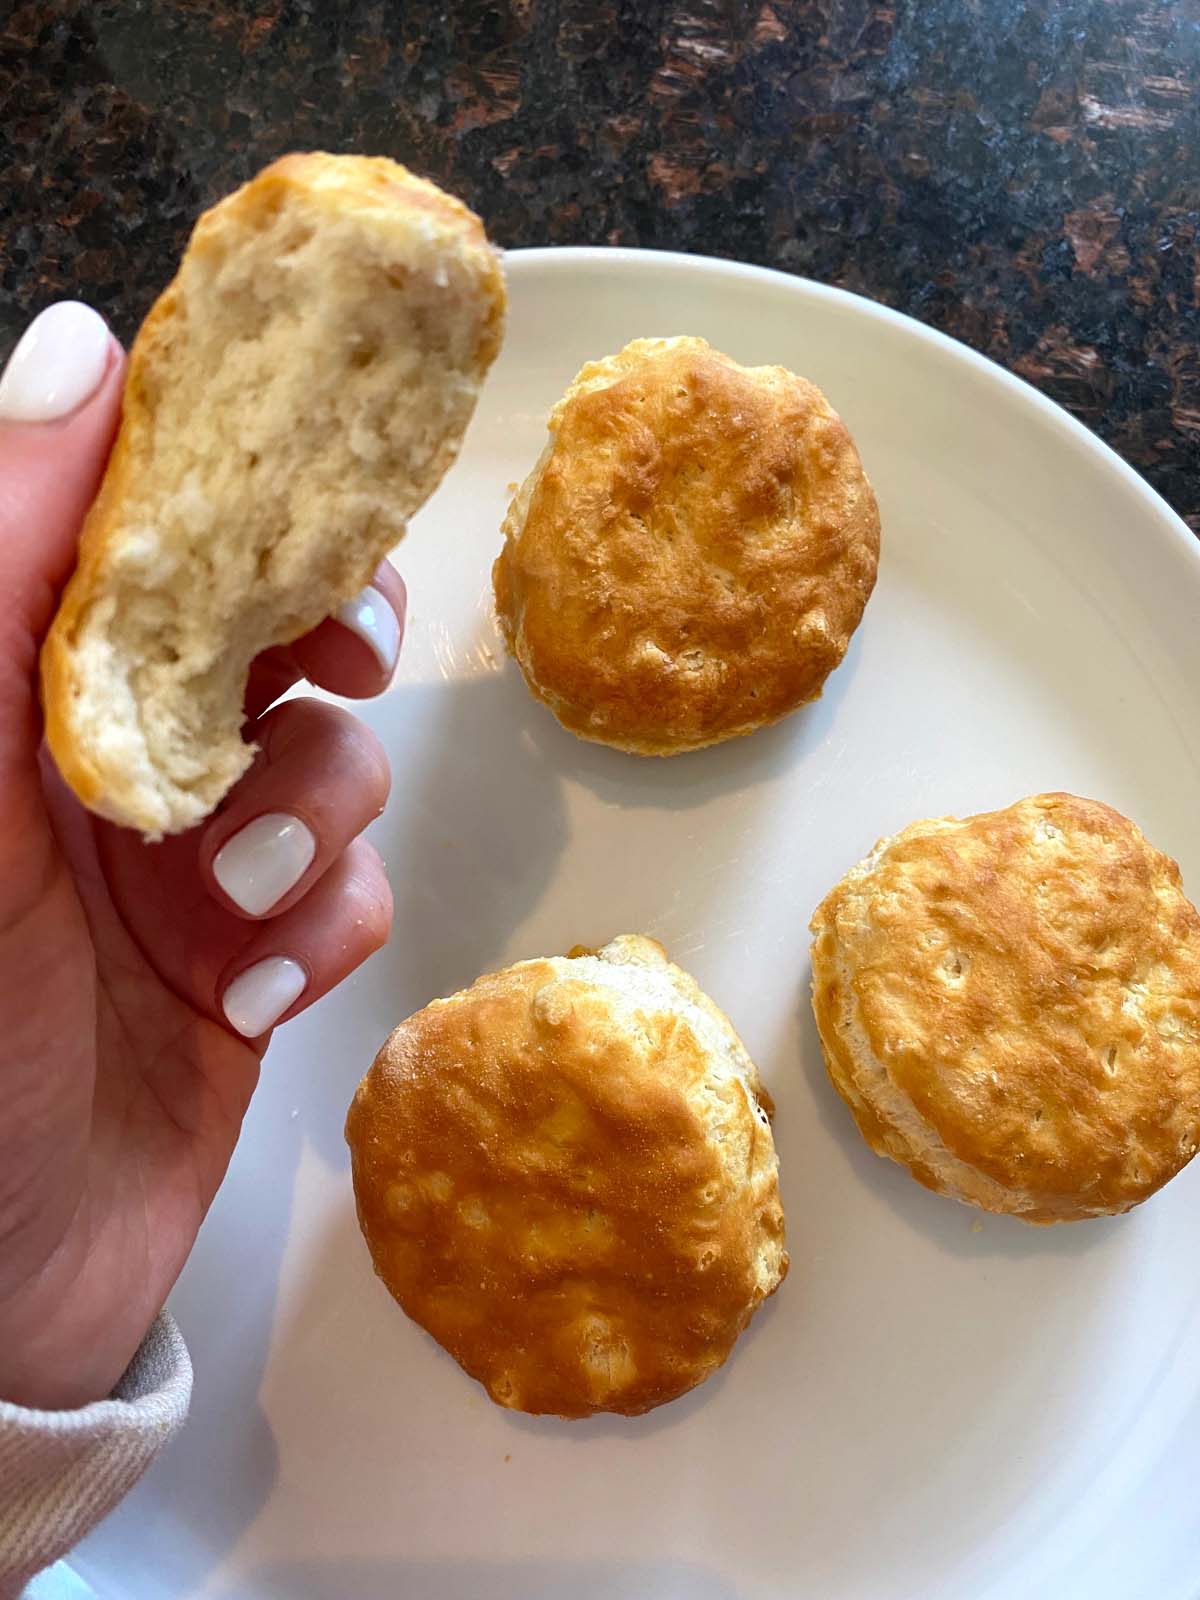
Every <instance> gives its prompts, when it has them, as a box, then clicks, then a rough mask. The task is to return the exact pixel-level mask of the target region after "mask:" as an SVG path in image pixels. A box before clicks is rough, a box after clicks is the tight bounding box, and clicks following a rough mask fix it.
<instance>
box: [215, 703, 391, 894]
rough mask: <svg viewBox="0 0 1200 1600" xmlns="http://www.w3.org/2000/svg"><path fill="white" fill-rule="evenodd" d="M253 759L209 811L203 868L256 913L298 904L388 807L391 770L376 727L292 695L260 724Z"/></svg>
mask: <svg viewBox="0 0 1200 1600" xmlns="http://www.w3.org/2000/svg"><path fill="white" fill-rule="evenodd" d="M254 733H255V736H256V738H257V739H258V741H259V743H260V746H261V750H260V754H259V757H258V759H257V761H256V762H255V765H254V766H253V767H252V768H251V770H250V772H249V773H248V774H247V775H246V777H245V778H244V779H243V780H242V782H241V783H240V784H239V785H238V787H237V788H236V789H235V790H234V792H233V794H232V795H231V797H230V799H229V801H228V802H227V803H226V805H225V806H224V807H223V808H222V809H221V811H220V812H218V814H217V815H216V816H215V817H214V818H213V819H212V821H211V822H210V823H209V824H208V827H207V829H206V830H205V834H204V838H203V840H202V842H201V846H200V869H201V872H202V873H203V874H204V876H205V880H206V882H207V883H208V885H209V892H210V893H211V894H212V895H213V898H214V899H215V900H216V901H217V902H218V904H220V905H223V906H225V907H226V908H227V909H228V910H230V911H233V912H235V913H236V914H237V915H239V916H242V917H247V918H251V919H260V918H263V917H268V916H271V917H276V916H278V915H280V913H282V912H284V911H286V910H287V909H288V908H289V907H290V906H293V905H294V904H295V903H296V901H297V900H299V899H300V898H301V897H302V896H303V895H304V894H306V893H307V892H308V890H309V889H311V888H312V886H313V884H314V883H316V881H317V880H318V879H319V878H320V877H321V876H322V875H323V874H324V873H325V872H326V871H327V870H328V869H329V867H330V866H331V864H332V863H333V862H334V861H336V860H337V858H338V856H339V855H340V854H341V853H342V851H343V850H344V849H345V848H346V846H347V845H348V844H349V843H350V841H351V840H352V839H354V838H355V837H356V836H357V835H358V834H359V833H361V832H362V830H363V829H364V828H365V827H366V826H367V824H368V823H369V822H373V821H374V819H375V818H376V817H377V816H378V815H379V814H380V812H381V811H382V810H383V807H384V804H385V802H386V800H387V796H388V789H389V786H390V782H391V776H390V773H389V769H388V763H387V757H386V756H385V754H384V751H383V747H382V746H381V745H380V743H379V741H378V739H377V738H376V737H375V735H374V734H373V733H371V731H370V730H369V729H368V728H366V727H364V726H363V724H362V723H361V722H359V721H358V720H357V719H356V718H354V717H352V716H350V715H349V714H348V713H347V712H345V711H343V710H341V709H340V708H339V707H337V706H331V705H329V704H327V703H326V702H324V701H319V700H288V701H285V702H284V704H282V705H279V706H276V707H275V708H274V710H272V711H269V712H268V713H267V714H266V716H264V717H263V718H262V719H261V720H260V721H259V723H258V724H257V726H256V727H255V729H254Z"/></svg>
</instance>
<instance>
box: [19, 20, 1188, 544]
mask: <svg viewBox="0 0 1200 1600" xmlns="http://www.w3.org/2000/svg"><path fill="white" fill-rule="evenodd" d="M1198 85H1200V9H1198V8H1197V4H1196V3H1195V0H896V3H894V4H885V3H872V0H691V3H690V4H686V5H671V4H666V3H663V0H507V3H506V4H483V3H480V0H463V3H461V4H449V5H430V4H404V3H402V0H85V3H79V4H66V3H62V0H15V3H14V0H8V4H7V5H6V6H4V7H3V8H2V9H0V103H2V105H3V116H2V118H0V195H2V196H3V217H4V220H3V224H2V225H0V275H2V280H3V291H4V292H3V296H2V297H0V343H2V344H3V345H5V346H7V345H8V344H9V343H10V342H11V341H12V339H13V338H14V337H15V335H16V334H17V332H18V331H19V329H20V327H21V326H22V325H23V323H24V322H25V321H26V319H27V318H28V317H29V316H30V315H31V314H32V313H33V312H35V311H36V310H38V309H39V308H40V307H41V306H42V305H44V304H45V303H47V302H48V301H50V300H53V299H56V298H61V297H63V296H68V295H77V296H80V297H82V298H86V299H88V300H90V301H91V302H92V303H93V304H94V305H96V306H97V307H98V308H99V309H100V310H101V311H103V312H104V313H105V314H106V316H108V317H109V319H110V321H111V322H112V323H113V325H114V327H115V328H116V329H117V330H118V332H119V333H120V334H121V335H122V336H123V337H124V338H126V339H128V338H129V337H130V336H131V334H132V333H133V331H134V329H135V328H136V326H137V323H138V321H139V319H140V318H141V316H142V315H143V314H144V312H145V311H146V309H147V307H148V306H149V304H150V302H151V300H152V299H153V297H154V295H155V294H156V292H157V291H158V289H159V288H161V286H162V285H163V283H164V282H165V281H166V279H167V278H168V277H169V276H170V273H171V270H172V268H173V264H174V261H175V258H176V256H177V255H178V253H179V250H180V248H181V247H182V244H183V242H184V239H185V237H186V234H187V231H188V229H189V228H190V226H191V223H192V221H193V219H194V217H195V215H196V213H197V211H198V210H199V209H200V208H201V207H202V206H204V205H206V204H207V203H209V202H210V201H212V200H214V199H216V198H217V197H218V196H219V195H221V194H222V193H224V192H225V191H226V190H228V189H230V188H231V187H233V186H234V185H235V184H237V183H239V182H240V181H241V180H242V179H244V178H246V177H248V176H249V175H250V174H251V173H252V172H253V171H254V170H255V169H256V168H258V167H259V166H261V165H262V164H263V163H264V162H266V161H268V160H270V159H271V158H273V157H274V156H276V155H279V154H281V153H282V152H283V151H285V150H288V149H296V148H305V147H309V148H313V147H324V148H329V149H361V150H365V151H369V152H372V153H383V154H388V155H393V156H396V157H398V158H399V159H400V160H402V161H405V162H407V163H408V164H410V165H411V166H413V167H415V168H416V169H417V170H419V171H421V172H425V173H428V174H429V175H430V176H432V177H434V178H436V179H437V180H438V181H439V182H441V183H443V184H445V185H446V186H448V187H449V188H451V189H454V190H456V191H457V192H458V193H459V194H461V195H462V196H463V197H464V198H465V199H467V200H468V201H469V202H470V204H471V205H473V206H474V207H475V208H476V209H477V210H478V211H480V212H481V214H482V215H483V217H484V219H485V221H486V222H487V225H488V227H489V229H490V231H491V233H492V234H493V236H494V237H495V238H496V239H497V240H498V241H499V242H500V243H502V244H505V245H509V246H513V245H527V244H581V243H589V244H596V243H600V244H603V243H609V244H623V245H647V246H654V247H659V248H664V247H666V248H672V249H679V250H691V251H702V252H705V253H708V254H714V255H722V256H730V257H737V258H739V259H741V260H745V261H753V262H760V263H764V264H766V265H770V266H774V267H779V268H782V269H783V270H784V271H786V272H794V273H800V274H804V275H806V276H810V277H813V278H818V279H821V280H822V281H824V282H828V283H836V284H841V285H844V286H845V287H846V288H849V289H854V290H856V291H858V292H860V293H862V294H866V295H870V296H872V297H873V298H875V299H877V300H882V301H884V302H886V303H887V304H888V305H892V306H896V307H898V308H899V309H900V310H902V311H906V312H908V313H910V314H911V315H912V316H915V317H918V318H920V319H921V320H922V321H924V322H928V323H931V324H933V325H934V326H935V327H938V328H942V329H944V330H945V331H946V332H947V333H950V334H953V335H954V336H955V337H956V338H959V339H962V340H964V341H965V342H966V343H967V344H969V345H973V346H974V347H975V348H976V349H978V350H981V351H983V352H985V353H986V354H987V355H989V356H992V357H994V358H995V359H996V360H997V361H1000V362H1002V363H1003V364H1004V365H1005V366H1007V367H1010V368H1011V369H1012V370H1013V371H1015V372H1018V373H1020V374H1021V375H1022V376H1023V377H1025V378H1027V379H1029V380H1030V381H1031V382H1032V383H1034V384H1036V385H1037V386H1038V387H1039V388H1040V389H1042V390H1044V391H1045V393H1047V394H1049V395H1051V396H1052V397H1053V398H1054V399H1056V400H1058V401H1061V402H1062V404H1064V405H1065V406H1066V407H1067V408H1068V409H1069V410H1071V411H1072V412H1074V413H1075V415H1076V416H1077V417H1079V418H1081V419H1082V421H1084V422H1085V423H1086V424H1087V425H1088V426H1089V427H1091V428H1094V429H1095V430H1096V431H1097V432H1098V433H1100V434H1101V435H1102V437H1104V438H1105V439H1107V440H1108V441H1109V443H1110V444H1112V445H1113V446H1114V447H1115V448H1116V449H1117V450H1118V451H1119V452H1120V453H1121V454H1122V455H1123V456H1124V457H1125V458H1126V459H1127V460H1128V461H1130V462H1132V463H1133V465H1134V466H1136V467H1137V468H1138V469H1139V470H1140V471H1141V472H1142V473H1144V474H1145V476H1146V477H1147V478H1148V479H1149V480H1150V482H1151V483H1152V484H1154V485H1155V487H1156V488H1157V489H1159V491H1160V492H1161V493H1162V494H1163V495H1165V497H1166V498H1167V500H1169V501H1170V502H1171V504H1172V505H1174V506H1175V507H1176V509H1177V510H1178V511H1179V512H1180V513H1181V514H1182V515H1183V516H1184V517H1185V518H1186V519H1187V520H1188V522H1189V523H1190V524H1191V526H1192V527H1193V528H1194V529H1196V530H1197V531H1198V532H1200V322H1198V318H1197V299H1198V296H1200V237H1198V228H1200V92H1198Z"/></svg>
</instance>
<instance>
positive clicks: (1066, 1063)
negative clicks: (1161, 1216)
mask: <svg viewBox="0 0 1200 1600" xmlns="http://www.w3.org/2000/svg"><path fill="white" fill-rule="evenodd" d="M812 929H813V933H814V935H815V939H814V943H813V951H812V957H813V1009H814V1010H815V1012H816V1018H817V1026H818V1028H819V1029H820V1033H821V1041H822V1044H823V1045H824V1049H825V1059H826V1064H827V1066H828V1068H829V1075H830V1077H831V1078H832V1079H833V1082H834V1084H835V1085H836V1086H837V1088H838V1090H839V1091H840V1092H841V1094H842V1096H843V1098H844V1099H845V1100H846V1102H847V1104H848V1105H849V1106H850V1109H851V1110H852V1111H853V1113H854V1116H855V1118H856V1120H857V1122H858V1125H859V1128H860V1129H861V1130H862V1133H863V1135H864V1137H865V1138H866V1140H867V1143H868V1144H870V1145H871V1147H872V1148H873V1149H874V1150H875V1151H877V1152H878V1153H879V1154H880V1155H886V1156H891V1158H892V1159H893V1160H894V1161H898V1162H900V1163H901V1165H902V1166H906V1167H908V1168H909V1169H910V1171H911V1172H912V1174H913V1176H914V1177H915V1178H916V1179H918V1181H919V1182H921V1183H923V1184H925V1185H926V1186H927V1187H928V1188H930V1189H936V1190H938V1191H939V1192H940V1193H942V1194H948V1195H952V1196H953V1197H954V1198H955V1199H957V1200H964V1201H968V1202H970V1203H972V1204H974V1205H977V1206H982V1207H983V1209H984V1210H986V1211H1007V1212H1012V1213H1013V1214H1014V1215H1016V1216H1019V1217H1022V1218H1023V1219H1024V1220H1025V1221H1027V1222H1064V1221H1069V1220H1071V1219H1073V1218H1080V1217H1096V1216H1105V1215H1107V1214H1109V1213H1111V1212H1119V1211H1128V1210H1129V1208H1130V1207H1131V1206H1135V1205H1137V1204H1138V1202H1139V1201H1141V1200H1145V1199H1146V1198H1147V1196H1149V1195H1151V1194H1153V1193H1154V1191H1155V1190H1156V1189H1158V1188H1161V1186H1162V1185H1163V1184H1164V1183H1166V1182H1167V1180H1168V1179H1169V1178H1172V1177H1174V1175H1175V1173H1177V1172H1178V1171H1179V1170H1180V1168H1181V1167H1183V1166H1185V1165H1186V1164H1187V1162H1188V1161H1190V1160H1191V1158H1192V1156H1193V1155H1194V1154H1195V1151H1196V1147H1197V1143H1198V1142H1200V917H1198V916H1197V914H1196V911H1195V908H1194V907H1193V906H1192V905H1191V903H1190V902H1189V901H1188V900H1187V899H1186V898H1185V896H1184V894H1183V891H1182V889H1181V887H1180V877H1179V869H1178V867H1177V866H1176V865H1175V863H1174V861H1172V860H1170V859H1169V858H1168V857H1167V856H1165V855H1162V854H1161V853H1160V852H1159V851H1157V850H1155V849H1154V848H1153V847H1152V846H1151V845H1149V844H1148V843H1147V842H1146V840H1145V839H1144V838H1143V837H1142V835H1141V833H1139V831H1138V830H1137V828H1136V827H1135V826H1134V825H1133V823H1132V822H1130V821H1129V820H1128V818H1126V817H1123V816H1121V815H1120V813H1119V812H1116V811H1113V810H1112V809H1111V808H1110V807H1108V806H1106V805H1101V804H1100V803H1099V802H1098V801H1095V800H1081V799H1079V798H1078V797H1077V796H1075V795H1070V794H1043V795H1034V796H1033V797H1032V798H1031V799H1028V800H1021V801H1018V802H1017V804H1016V805H1012V806H1009V807H1007V808H1006V809H1005V810H1003V811H989V812H985V813H983V814H982V815H980V816H975V817H967V818H965V819H964V820H962V821H959V820H958V819H956V818H953V817H943V818H940V819H934V820H930V821H925V822H915V823H913V824H912V826H911V827H908V828H905V829H904V831H903V832H902V833H898V834H896V835H895V837H894V838H891V839H884V840H883V841H882V842H881V843H880V844H878V845H876V847H875V849H874V850H873V851H872V852H871V854H870V855H869V856H868V857H867V859H866V860H865V861H863V862H861V863H860V864H859V865H858V866H857V867H855V868H854V869H853V870H852V871H851V872H849V873H848V874H847V875H846V877H845V878H843V880H842V881H841V883H839V884H838V885H837V887H836V888H835V889H834V890H833V891H832V892H831V893H830V894H829V895H828V896H827V897H826V899H825V900H824V901H823V902H822V903H821V905H820V906H818V908H817V910H816V913H815V914H814V917H813V921H812Z"/></svg>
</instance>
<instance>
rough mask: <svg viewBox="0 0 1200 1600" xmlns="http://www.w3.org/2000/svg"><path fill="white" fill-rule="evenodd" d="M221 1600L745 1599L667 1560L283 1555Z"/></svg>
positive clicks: (722, 1582)
mask: <svg viewBox="0 0 1200 1600" xmlns="http://www.w3.org/2000/svg"><path fill="white" fill-rule="evenodd" d="M218 1594H219V1600H247V1597H248V1596H250V1595H270V1596H272V1600H566V1597H569V1600H739V1591H738V1590H737V1589H736V1588H735V1587H734V1586H733V1584H732V1583H730V1582H729V1581H728V1579H726V1578H721V1577H718V1576H717V1575H716V1574H715V1573H711V1572H704V1571H702V1570H701V1569H700V1568H698V1567H693V1566H680V1565H678V1564H676V1563H674V1562H662V1561H636V1560H634V1561H629V1562H615V1561H595V1562H582V1561H580V1562H575V1561H512V1562H504V1563H500V1562H475V1561H445V1562H404V1561H386V1562H373V1561H355V1560H348V1561H283V1562H272V1563H270V1564H268V1565H266V1566H262V1567H256V1568H252V1569H251V1570H249V1571H248V1572H245V1573H243V1574H241V1575H240V1576H239V1578H238V1581H237V1584H236V1586H234V1587H232V1588H228V1589H222V1590H220V1591H218Z"/></svg>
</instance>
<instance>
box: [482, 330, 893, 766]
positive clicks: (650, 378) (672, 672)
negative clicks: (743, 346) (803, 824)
mask: <svg viewBox="0 0 1200 1600" xmlns="http://www.w3.org/2000/svg"><path fill="white" fill-rule="evenodd" d="M549 427H550V442H549V444H548V446H547V449H546V451H545V452H544V454H543V456H542V458H541V460H540V461H539V462H538V464H537V465H536V467H535V468H534V470H533V472H532V473H531V474H530V476H529V478H528V479H527V480H526V482H525V484H524V485H523V486H522V488H521V489H520V491H519V492H518V494H517V495H516V497H515V499H514V500H513V503H512V505H511V507H510V508H509V512H508V516H507V518H506V519H505V523H504V535H505V544H504V548H503V550H502V551H501V554H500V556H499V558H498V559H497V561H496V564H495V568H494V571H493V582H494V588H495V595H496V608H497V613H498V616H499V618H500V623H501V627H502V629H503V632H504V635H505V638H506V641H507V643H508V647H509V650H510V651H511V652H512V654H513V655H514V656H515V657H516V659H517V661H518V662H519V664H520V666H521V669H522V671H523V673H524V675H525V678H526V681H527V682H528V684H529V687H530V688H531V689H532V691H533V693H534V694H535V695H536V696H537V697H538V698H539V699H541V700H543V701H544V702H545V703H546V704H547V705H548V706H549V707H550V709H551V710H552V711H553V712H554V714H555V715H556V716H557V717H558V719H559V721H560V722H562V723H563V725H564V726H565V727H567V728H569V729H570V730H571V731H572V732H573V733H576V734H578V735H580V736H581V737H582V738H586V739H593V740H597V741H599V742H601V743H603V744H609V745H615V746H616V747H617V748H619V749H622V750H629V751H632V752H635V753H637V754H641V755H674V754H677V753H678V752H681V751H685V750H693V749H698V748H700V747H702V746H704V745H710V744H716V743H718V742H719V741H721V740H723V739H729V738H733V737H735V736H736V735H739V734H745V733H750V732H752V731H753V730H754V729H755V728H759V727H762V726H764V725H765V724H767V723H770V722H774V721H777V720H778V719H779V718H780V717H782V716H785V715H786V714H787V713H788V712H789V711H793V710H795V708H796V707H797V706H801V705H803V704H805V703H806V702H807V701H810V700H813V699H815V698H816V696H817V695H819V694H820V692H821V688H822V685H823V684H824V682H825V680H826V678H827V677H828V676H829V674H830V672H832V671H833V669H834V668H835V667H836V666H837V665H838V663H839V662H840V661H841V659H842V657H843V655H844V654H845V652H846V647H847V645H848V643H849V640H850V636H851V634H852V633H853V631H854V629H855V628H856V627H857V625H858V622H859V619H860V618H861V616H862V612H863V607H864V606H865V605H866V603H867V599H868V597H869V596H870V593H871V590H872V587H873V586H874V582H875V572H876V566H877V564H878V557H879V513H878V509H877V506H876V503H875V496H874V494H873V493H872V490H871V486H870V484H869V483H868V481H867V478H866V474H865V473H864V472H863V469H862V465H861V463H860V461H859V459H858V453H857V451H856V450H855V448H854V444H853V442H852V440H851V438H850V435H849V433H848V432H847V430H846V427H845V425H844V424H843V423H842V421H841V419H840V418H839V417H838V416H837V414H836V413H835V412H834V411H833V410H832V409H831V407H830V406H829V404H828V402H827V401H826V400H825V397H824V396H823V395H822V394H821V392H820V390H819V389H817V388H816V387H814V385H813V384H811V383H808V382H806V381H805V380H804V379H803V378H798V377H796V376H794V374H792V373H790V372H788V371H786V370H785V369H784V368H783V367H756V368H753V369H748V368H745V367H741V366H739V365H738V364H737V363H736V362H734V361H732V360H730V359H729V358H728V357H727V356H723V355H721V354H720V353H719V352H718V351H716V350H713V349H712V348H711V347H710V346H709V345H708V344H706V343H705V341H704V340H703V339H694V338H680V339H639V340H635V341H634V342H633V343H632V344H630V345H627V346H626V348H625V349H624V350H622V351H621V353H620V354H619V355H617V356H614V357H610V358H608V359H607V360H605V361H600V362H594V363H592V364H590V365H589V366H586V367H584V368H583V370H582V371H581V372H580V373H579V374H578V376H577V377H576V379H575V381H574V383H573V384H572V385H571V387H570V389H569V390H568V391H567V393H566V395H565V396H564V397H563V399H562V400H561V401H560V403H559V404H558V405H557V406H556V407H555V410H554V412H553V413H552V415H551V417H550V423H549Z"/></svg>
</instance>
